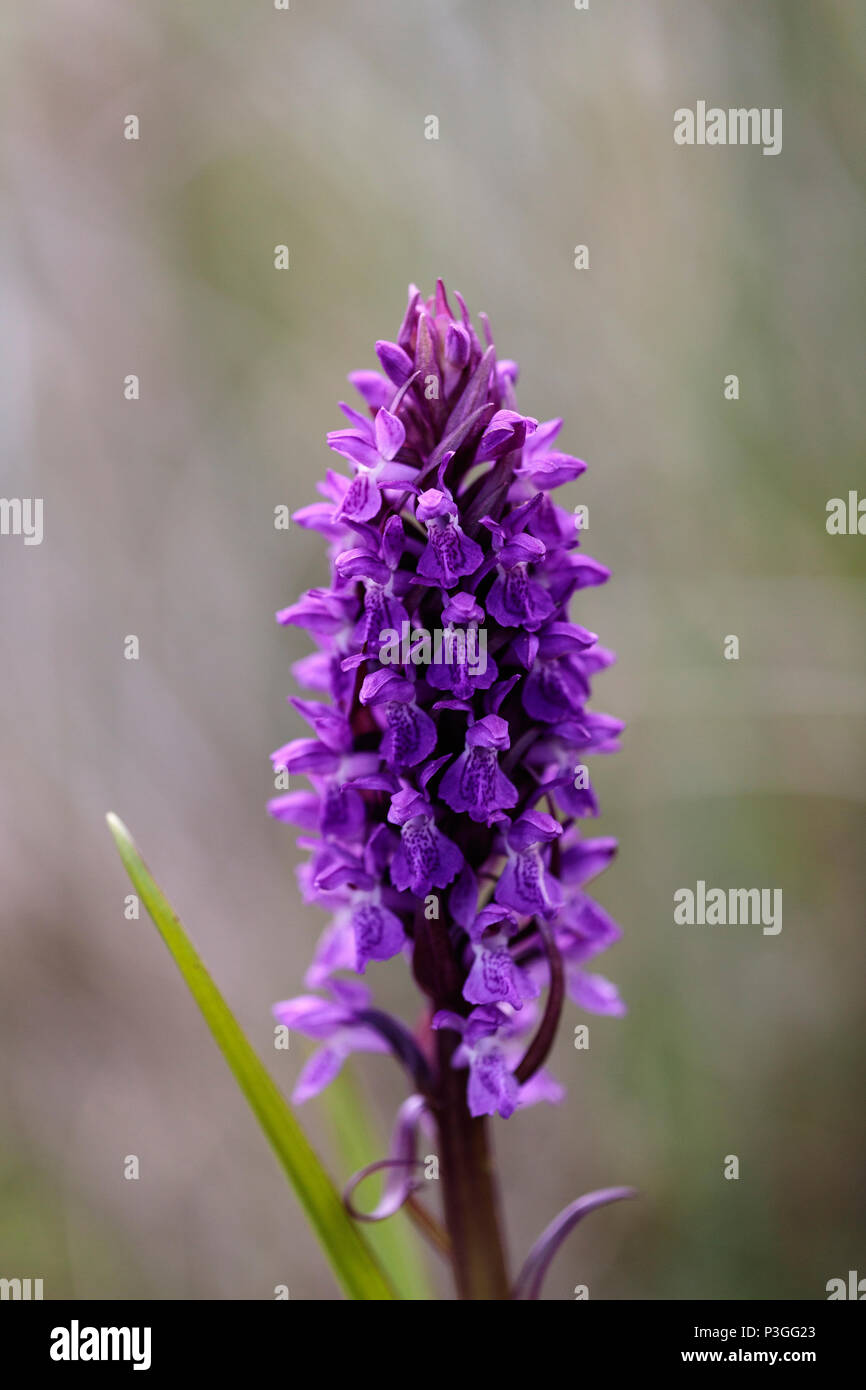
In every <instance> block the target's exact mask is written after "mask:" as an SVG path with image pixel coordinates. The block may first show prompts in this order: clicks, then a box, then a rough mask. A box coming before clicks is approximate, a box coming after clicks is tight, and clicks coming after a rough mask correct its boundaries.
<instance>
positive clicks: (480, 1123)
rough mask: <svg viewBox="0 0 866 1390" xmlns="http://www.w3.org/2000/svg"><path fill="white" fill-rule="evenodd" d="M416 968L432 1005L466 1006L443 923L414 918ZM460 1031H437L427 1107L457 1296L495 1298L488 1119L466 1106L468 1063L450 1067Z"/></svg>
mask: <svg viewBox="0 0 866 1390" xmlns="http://www.w3.org/2000/svg"><path fill="white" fill-rule="evenodd" d="M414 964H415V974H416V976H417V979H418V982H419V984H420V985H421V987H422V988H423V989H424V990H425V991H426V992H427V994H429V995H430V997H431V999H432V1000H433V1004H434V1007H435V1008H436V1009H450V1010H454V1011H456V1012H458V1013H465V1011H466V1003H465V1000H464V999H463V997H462V993H461V975H460V970H459V967H458V963H457V961H456V959H455V956H454V952H453V948H452V945H451V941H450V939H449V935H448V930H447V927H446V926H445V924H444V923H443V922H436V921H431V922H428V921H427V920H426V919H425V917H424V914H423V912H421V913H419V914H418V916H417V918H416V922H415V961H414ZM459 1044H460V1039H459V1037H458V1035H457V1034H456V1033H454V1032H453V1031H452V1030H451V1029H447V1028H443V1029H440V1030H439V1032H437V1034H436V1059H437V1063H438V1084H437V1086H436V1090H435V1095H434V1103H433V1111H434V1114H435V1116H436V1123H437V1125H438V1129H439V1145H440V1151H439V1165H440V1177H441V1182H442V1199H443V1206H444V1210H445V1227H446V1230H447V1231H448V1236H449V1238H450V1241H451V1256H452V1261H453V1265H454V1277H455V1280H456V1284H457V1297H458V1298H459V1299H463V1300H474V1301H485V1300H487V1301H500V1300H507V1299H509V1298H510V1297H511V1293H510V1285H509V1279H508V1270H507V1268H506V1264H505V1251H504V1248H503V1243H502V1233H501V1229H500V1220H499V1199H498V1194H497V1189H496V1180H495V1176H494V1172H493V1160H492V1154H491V1149H490V1142H489V1132H488V1125H487V1120H486V1119H485V1118H483V1117H482V1118H475V1117H474V1116H472V1115H470V1113H469V1106H468V1105H467V1102H466V1071H465V1070H458V1069H455V1068H454V1067H452V1065H451V1061H452V1058H453V1056H454V1052H455V1050H456V1049H457V1047H458V1046H459Z"/></svg>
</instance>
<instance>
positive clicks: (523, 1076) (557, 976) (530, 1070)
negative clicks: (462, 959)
mask: <svg viewBox="0 0 866 1390" xmlns="http://www.w3.org/2000/svg"><path fill="white" fill-rule="evenodd" d="M536 923H537V926H538V930H539V934H540V936H541V939H542V941H543V942H544V948H545V950H546V952H547V960H548V964H549V965H550V987H549V989H548V991H547V1003H546V1004H545V1006H544V1015H543V1017H542V1020H541V1023H540V1024H539V1025H538V1031H537V1033H536V1034H535V1037H534V1038H533V1039H532V1042H531V1043H530V1044H529V1047H528V1048H527V1049H526V1053H525V1055H524V1057H523V1060H522V1061H521V1062H520V1064H519V1065H518V1066H517V1067H516V1068H515V1072H514V1075H515V1076H516V1078H517V1080H518V1081H519V1082H520V1084H521V1086H523V1085H525V1083H526V1082H527V1081H528V1080H529V1078H530V1077H531V1076H534V1075H535V1073H536V1072H537V1071H538V1069H539V1067H541V1066H543V1065H544V1062H545V1061H546V1059H547V1055H548V1053H549V1052H550V1049H551V1048H552V1047H553V1043H554V1040H555V1038H556V1032H557V1029H558V1028H559V1016H560V1014H561V1013H562V1004H563V1000H564V998H565V973H564V971H563V969H562V956H561V955H560V953H559V948H558V946H557V944H556V942H555V941H554V939H553V932H552V931H551V929H550V924H549V923H548V922H545V920H544V918H543V917H538V918H536Z"/></svg>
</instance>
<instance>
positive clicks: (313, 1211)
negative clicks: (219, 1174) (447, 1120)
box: [106, 813, 396, 1300]
mask: <svg viewBox="0 0 866 1390" xmlns="http://www.w3.org/2000/svg"><path fill="white" fill-rule="evenodd" d="M106 819H107V821H108V827H109V829H110V831H111V834H112V836H113V838H114V843H115V845H116V846H117V849H118V852H119V854H120V858H121V860H122V861H123V865H124V868H125V869H126V872H127V873H128V874H129V877H130V879H131V880H132V884H133V886H134V888H135V889H136V892H137V893H138V895H139V897H140V898H141V901H142V902H143V903H144V906H145V907H146V908H147V911H148V913H149V914H150V916H151V918H152V919H153V922H154V925H155V926H156V928H157V931H158V932H159V934H160V936H161V937H162V939H163V941H164V942H165V944H166V946H167V947H168V949H169V951H170V953H171V955H172V958H173V959H174V962H175V964H176V965H177V967H178V970H179V971H180V973H181V975H182V977H183V979H184V981H185V983H186V985H187V987H188V989H189V991H190V993H191V994H192V996H193V998H194V999H195V1001H196V1003H197V1004H198V1006H199V1008H200V1010H201V1012H202V1014H203V1015H204V1019H205V1022H206V1023H207V1025H208V1027H209V1028H210V1031H211V1033H212V1034H213V1036H214V1039H215V1040H216V1043H217V1045H218V1046H219V1048H220V1050H221V1052H222V1054H223V1056H224V1057H225V1059H226V1061H227V1063H228V1065H229V1067H230V1069H231V1071H232V1073H233V1074H234V1077H235V1080H236V1081H237V1083H238V1085H239V1087H240V1089H241V1091H242V1092H243V1094H244V1096H245V1097H246V1100H247V1103H248V1104H249V1106H250V1108H251V1110H252V1111H253V1114H254V1115H255V1116H256V1119H257V1120H258V1122H259V1124H260V1125H261V1128H262V1130H263V1131H264V1133H265V1135H266V1137H267V1139H268V1141H269V1143H270V1145H271V1147H272V1148H273V1150H274V1152H275V1153H276V1156H277V1158H278V1160H279V1162H280V1164H281V1166H282V1168H283V1170H284V1172H285V1174H286V1176H287V1178H288V1179H289V1182H290V1183H291V1185H292V1187H293V1188H294V1191H295V1194H296V1196H297V1197H298V1200H299V1201H300V1203H301V1205H302V1207H303V1208H304V1211H305V1212H306V1214H307V1217H308V1219H309V1221H310V1224H311V1226H312V1227H313V1230H314V1231H315V1233H316V1235H317V1236H318V1238H319V1241H320V1243H321V1245H322V1248H323V1249H324V1251H325V1254H326V1255H327V1257H328V1259H329V1261H330V1263H331V1266H332V1268H333V1270H334V1272H335V1274H336V1276H337V1278H338V1280H339V1282H340V1284H341V1285H342V1287H343V1289H344V1290H345V1292H346V1293H347V1295H348V1296H349V1297H350V1298H352V1299H358V1300H390V1299H393V1298H395V1297H396V1295H395V1293H394V1291H393V1289H392V1288H391V1286H390V1284H389V1283H388V1280H387V1279H386V1277H385V1275H384V1273H383V1272H382V1270H381V1268H380V1266H379V1265H378V1263H377V1262H376V1260H375V1258H374V1256H373V1254H372V1252H371V1250H370V1249H369V1247H368V1245H367V1243H366V1242H365V1240H364V1238H363V1236H362V1235H361V1233H360V1231H359V1230H358V1227H357V1226H356V1225H355V1223H354V1222H353V1221H352V1219H351V1217H350V1216H349V1214H348V1212H347V1211H346V1209H345V1207H344V1206H343V1203H342V1200H341V1198H340V1195H339V1193H338V1192H337V1189H336V1188H335V1186H334V1184H333V1183H332V1181H331V1179H330V1178H329V1176H328V1174H327V1173H326V1171H325V1169H324V1168H323V1166H322V1164H321V1162H320V1161H319V1158H318V1156H317V1155H316V1153H315V1150H314V1149H313V1147H312V1145H311V1144H310V1142H309V1140H308V1139H307V1136H306V1134H305V1133H304V1131H303V1129H302V1128H301V1126H300V1125H299V1124H298V1121H297V1120H296V1119H295V1116H294V1115H293V1113H292V1111H291V1110H290V1109H289V1107H288V1105H287V1104H286V1102H285V1100H284V1099H283V1097H282V1095H281V1094H280V1092H279V1090H278V1089H277V1086H276V1085H275V1083H274V1081H273V1080H272V1078H271V1076H270V1075H269V1073H268V1072H267V1071H266V1070H265V1068H264V1066H263V1065H262V1063H261V1061H260V1060H259V1058H258V1056H257V1054H256V1053H255V1051H254V1050H253V1048H252V1047H251V1045H250V1043H249V1042H248V1040H247V1038H246V1036H245V1035H244V1033H243V1031H242V1030H241V1028H240V1026H239V1024H238V1023H237V1021H236V1019H235V1017H234V1015H233V1014H232V1012H231V1010H230V1009H229V1007H228V1005H227V1004H226V1002H225V1000H224V999H223V997H222V995H221V994H220V992H219V990H218V989H217V987H216V985H215V984H214V982H213V980H212V979H211V977H210V975H209V974H208V971H207V969H206V967H205V965H204V962H203V961H202V959H201V957H200V956H199V954H198V952H197V951H196V949H195V947H194V946H193V944H192V941H191V940H190V938H189V936H188V935H187V933H186V930H185V929H184V927H183V926H182V924H181V922H180V919H179V918H178V916H177V914H176V913H175V912H174V910H173V908H172V907H171V904H170V903H169V901H168V899H167V898H166V896H165V894H164V893H163V892H162V889H161V888H160V887H159V885H158V884H157V883H156V881H155V880H154V878H153V877H152V875H151V873H150V871H149V869H148V868H147V866H146V864H145V863H144V861H143V859H142V858H141V856H140V854H139V853H138V850H137V848H136V846H135V842H134V841H133V839H132V837H131V835H130V833H129V831H128V830H127V828H126V826H125V825H124V824H123V822H122V821H121V820H120V819H119V818H118V817H117V816H115V815H113V814H112V813H109V815H108V816H107V817H106Z"/></svg>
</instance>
